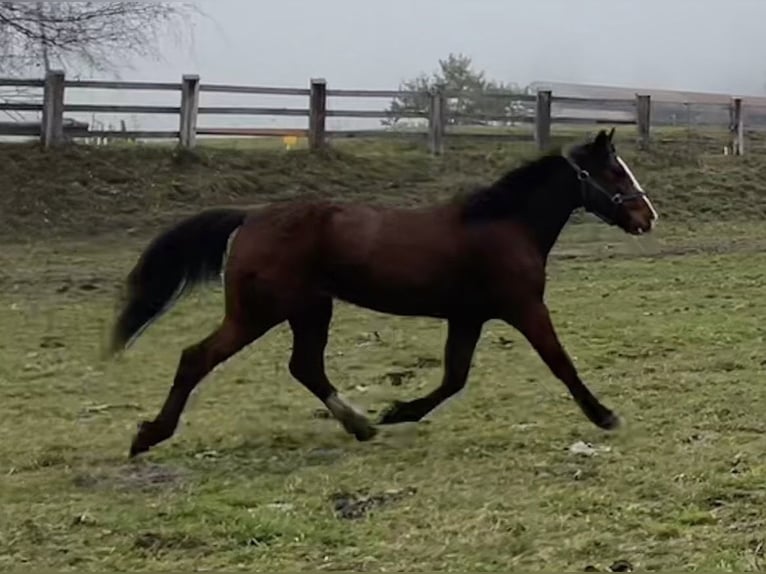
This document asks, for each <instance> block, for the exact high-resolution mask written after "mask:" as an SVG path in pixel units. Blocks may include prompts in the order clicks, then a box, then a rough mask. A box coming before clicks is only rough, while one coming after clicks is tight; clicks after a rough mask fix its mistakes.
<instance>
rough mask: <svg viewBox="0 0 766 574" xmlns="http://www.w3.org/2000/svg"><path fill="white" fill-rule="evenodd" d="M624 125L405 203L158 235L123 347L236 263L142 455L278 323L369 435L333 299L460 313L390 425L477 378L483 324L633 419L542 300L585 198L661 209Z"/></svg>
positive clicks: (124, 316) (603, 213)
mask: <svg viewBox="0 0 766 574" xmlns="http://www.w3.org/2000/svg"><path fill="white" fill-rule="evenodd" d="M613 135H614V130H612V131H611V132H610V133H608V134H607V133H606V132H605V131H601V132H599V134H598V135H597V136H596V137H595V138H594V139H593V140H589V141H586V142H584V143H581V144H579V145H577V146H575V147H574V148H573V149H571V150H570V151H569V152H568V153H567V154H566V155H563V154H561V153H552V154H549V155H545V156H543V157H540V158H539V159H537V160H534V161H532V162H529V163H527V164H525V165H523V166H521V167H519V168H517V169H515V170H513V171H510V172H509V173H507V174H506V175H504V176H503V177H501V178H500V179H498V180H497V181H495V182H494V183H492V184H491V185H488V186H487V187H485V188H482V189H479V190H477V191H475V192H473V193H471V194H469V195H467V196H465V197H460V198H453V199H451V200H450V201H446V202H444V203H440V204H437V205H434V206H431V207H424V208H416V209H397V208H386V207H372V206H368V205H360V204H346V203H338V202H331V201H312V202H289V203H282V204H275V205H270V206H267V207H265V208H260V209H254V210H238V209H211V210H207V211H204V212H202V213H200V214H198V215H196V216H193V217H190V218H188V219H186V220H184V221H182V222H180V223H179V224H177V225H176V226H175V227H173V228H171V229H169V230H168V231H166V232H165V233H163V234H161V235H160V236H158V237H157V238H156V239H154V241H153V242H152V243H151V244H150V245H149V246H148V247H147V249H146V250H145V251H144V252H143V254H142V255H141V257H140V259H139V260H138V262H137V263H136V265H135V267H134V268H133V270H132V271H131V272H130V274H129V276H128V279H127V297H126V300H125V301H124V303H123V306H122V308H121V311H120V314H119V317H118V319H117V321H116V324H115V326H114V330H113V333H112V344H111V352H112V353H116V352H119V351H121V350H123V349H124V348H125V347H127V346H128V345H129V344H130V343H131V342H132V341H133V340H134V339H135V338H136V337H138V336H139V335H140V333H141V332H142V331H143V329H145V328H146V327H147V326H148V325H149V324H150V323H151V322H152V321H154V320H155V319H157V318H158V317H159V316H160V315H161V314H162V313H163V312H164V311H165V310H166V309H167V308H168V307H169V306H170V305H172V304H173V303H174V302H175V301H176V300H177V299H178V298H179V297H180V296H181V295H182V294H183V293H184V292H185V291H186V290H187V289H188V288H190V287H192V286H194V285H195V284H197V283H200V282H202V281H205V280H215V279H218V278H219V277H220V275H221V273H223V281H224V288H225V315H224V318H223V320H222V322H221V323H220V325H219V326H218V328H216V329H215V330H214V331H213V332H212V333H211V334H210V335H208V336H207V337H206V338H205V339H203V340H202V341H200V342H198V343H197V344H195V345H192V346H190V347H188V348H186V349H185V350H184V351H183V353H182V354H181V358H180V362H179V365H178V369H177V371H176V375H175V378H174V380H173V385H172V387H171V389H170V392H169V394H168V396H167V398H166V400H165V403H164V404H163V406H162V408H161V410H160V411H159V413H158V414H157V416H156V418H155V419H154V420H152V421H145V422H142V423H141V424H140V425H139V429H138V433H137V434H136V436H135V437H134V439H133V442H132V444H131V449H130V454H131V456H134V455H136V454H138V453H141V452H144V451H147V450H148V449H150V448H151V447H152V446H154V445H156V444H158V443H160V442H161V441H163V440H166V439H168V438H170V437H171V436H172V435H173V433H174V432H175V429H176V427H177V425H178V421H179V418H180V416H181V413H182V412H183V410H184V406H185V404H186V402H187V399H188V397H189V395H190V393H191V392H192V390H193V389H194V388H195V387H196V385H197V384H198V383H199V382H200V381H201V380H202V379H203V378H204V377H205V376H206V375H207V374H208V373H209V372H210V371H211V370H212V369H213V368H214V367H215V366H216V365H218V364H220V363H221V362H223V361H225V360H227V359H228V358H230V357H231V356H232V355H234V354H235V353H237V352H238V351H240V350H241V349H242V348H243V347H245V346H246V345H249V344H250V343H252V342H253V341H255V340H256V339H258V338H259V337H261V336H262V335H264V333H266V332H267V331H269V330H270V329H272V328H273V327H275V326H276V325H278V324H280V323H282V322H284V321H288V322H289V325H290V328H291V329H292V334H293V347H292V355H291V357H290V362H289V368H290V373H291V374H292V376H293V377H295V379H297V380H298V381H299V382H300V383H302V384H303V385H304V386H305V387H306V388H307V389H308V390H309V391H310V392H311V393H313V394H314V395H315V396H316V397H317V398H318V399H319V400H320V401H322V402H323V403H324V404H325V405H326V407H327V409H328V410H329V411H330V412H331V413H332V414H333V415H334V416H335V418H336V419H337V420H338V421H339V422H340V423H341V424H342V425H343V427H344V428H345V429H346V430H347V431H348V432H349V433H351V434H353V435H354V436H355V437H356V438H357V439H358V440H368V439H370V438H372V437H373V436H374V435H375V432H376V428H375V426H374V425H373V424H371V422H370V421H369V420H368V419H367V417H366V416H365V415H364V414H362V413H361V412H359V411H357V410H356V409H355V408H354V407H353V406H351V405H350V404H349V403H348V402H346V400H344V399H343V398H342V397H341V396H340V395H339V394H338V392H337V390H336V388H335V387H334V386H333V385H332V383H331V382H330V381H329V380H328V378H327V375H326V373H325V365H324V351H325V346H326V344H327V336H328V328H329V325H330V320H331V316H332V309H333V299H336V298H337V299H340V300H343V301H346V302H348V303H351V304H353V305H356V306H359V307H364V308H368V309H374V310H376V311H379V312H383V313H390V314H397V315H405V316H427V317H435V318H440V319H444V320H446V321H447V322H448V335H447V340H446V346H445V350H444V375H443V379H442V382H441V385H440V386H439V387H438V388H436V389H434V390H433V391H432V392H430V393H428V394H427V395H425V396H423V397H421V398H418V399H415V400H412V401H408V402H395V403H394V404H393V405H392V406H391V407H390V408H389V409H388V410H387V411H386V412H385V413H384V414H383V415H382V417H381V419H380V421H379V423H380V424H392V423H399V422H405V421H418V420H420V419H421V418H422V417H424V416H425V415H426V414H427V413H428V412H430V411H431V410H432V409H434V408H435V407H436V406H437V405H439V404H440V403H442V402H443V401H444V400H446V399H447V398H449V397H450V396H452V395H454V394H455V393H456V392H458V391H459V390H460V389H462V388H463V386H464V385H465V383H466V379H467V377H468V372H469V369H470V365H471V360H472V357H473V353H474V349H475V347H476V343H477V341H478V339H479V335H480V333H481V330H482V327H483V325H484V323H485V322H486V321H488V320H490V319H501V320H504V321H506V322H507V323H508V324H510V325H512V326H513V327H514V328H516V329H517V330H519V331H520V332H521V333H522V334H523V335H524V336H525V337H526V338H527V340H528V341H529V342H530V344H531V345H532V347H533V348H534V349H535V350H536V351H537V353H538V354H539V355H540V357H541V358H542V360H543V361H544V362H545V363H546V364H547V365H548V367H549V368H550V369H551V371H552V372H553V374H554V375H555V376H556V377H558V378H559V379H560V380H561V381H562V382H563V383H564V384H565V385H566V387H567V389H569V392H570V393H571V395H572V397H573V398H574V400H575V402H576V403H577V404H578V405H579V407H580V408H581V409H582V411H583V412H584V414H585V415H586V416H587V417H588V419H590V420H591V421H592V422H593V423H594V424H596V425H597V426H598V427H600V428H603V429H613V428H615V427H617V426H618V424H619V418H618V417H617V416H616V415H615V414H614V413H612V411H610V410H609V409H608V408H607V407H605V406H604V405H602V404H601V402H599V400H598V399H597V398H596V397H595V396H594V395H593V394H592V393H591V392H590V391H589V390H588V388H587V387H586V386H585V384H584V383H583V382H582V381H581V380H580V377H579V376H578V373H577V370H576V369H575V367H574V365H573V364H572V361H571V360H570V358H569V356H568V354H567V353H566V351H565V350H564V349H563V347H562V346H561V343H560V342H559V340H558V338H557V335H556V332H555V330H554V328H553V325H552V323H551V319H550V316H549V314H548V309H547V307H546V305H545V302H544V290H545V267H546V261H547V259H548V254H549V252H550V250H551V248H552V247H553V245H554V243H555V242H556V240H557V238H558V236H559V233H560V232H561V230H562V229H563V227H564V225H565V224H566V222H567V220H568V219H569V217H570V215H571V214H572V212H573V210H575V209H577V208H579V207H584V208H585V209H586V210H587V211H590V212H592V213H594V214H595V215H597V216H598V217H600V218H601V219H602V220H604V221H605V222H607V223H609V224H611V225H616V226H619V227H620V228H622V229H623V230H624V231H626V232H627V233H630V234H636V235H638V234H642V233H645V232H648V231H650V230H651V229H652V226H653V223H654V221H655V220H656V219H657V213H656V211H655V210H654V208H653V207H652V204H651V202H650V201H649V199H648V197H647V196H646V194H645V193H644V191H643V190H642V189H641V186H640V185H639V183H638V182H637V181H636V178H635V177H634V176H633V174H632V173H631V171H630V169H629V168H628V166H627V165H626V164H625V162H624V161H623V160H622V159H621V158H620V156H619V155H618V154H617V152H616V150H615V146H614V144H613V141H612V138H613Z"/></svg>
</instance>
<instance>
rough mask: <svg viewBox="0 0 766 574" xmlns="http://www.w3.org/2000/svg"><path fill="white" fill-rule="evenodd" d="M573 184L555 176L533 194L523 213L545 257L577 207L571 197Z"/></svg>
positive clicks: (566, 179) (568, 179)
mask: <svg viewBox="0 0 766 574" xmlns="http://www.w3.org/2000/svg"><path fill="white" fill-rule="evenodd" d="M573 185H576V183H574V184H573V183H572V182H571V178H567V177H565V176H564V177H562V176H557V177H555V178H554V180H552V181H550V182H547V185H545V186H543V187H542V188H541V189H540V192H539V193H536V194H535V199H534V200H533V201H531V202H530V204H529V207H528V208H527V212H526V213H525V214H524V215H525V220H526V222H527V224H528V227H529V229H530V230H531V231H532V233H533V235H534V237H535V242H536V243H537V245H538V246H539V248H540V252H541V254H542V256H543V258H545V259H547V258H548V254H549V253H550V252H551V249H553V246H554V245H555V244H556V241H558V238H559V235H561V232H562V231H563V229H564V226H565V225H566V224H567V221H569V218H570V216H571V215H572V212H573V211H574V210H575V208H576V207H577V205H576V204H575V202H574V201H573V200H572V199H571V198H573V197H575V195H574V194H573V193H572V192H573V191H574V190H573V189H572V186H573Z"/></svg>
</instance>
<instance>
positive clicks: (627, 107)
mask: <svg viewBox="0 0 766 574" xmlns="http://www.w3.org/2000/svg"><path fill="white" fill-rule="evenodd" d="M0 87H10V88H27V89H28V88H42V89H43V98H42V103H31V102H16V101H7V102H0V112H38V113H39V112H42V119H41V121H40V124H38V125H37V130H36V131H37V132H38V133H39V135H40V139H41V141H42V143H43V144H44V145H45V146H46V147H49V146H55V145H59V144H61V143H63V142H65V141H67V140H69V139H71V138H78V137H113V138H130V139H150V138H162V139H169V138H170V139H177V140H179V142H180V144H181V145H182V146H183V147H187V148H192V147H194V146H195V145H196V138H197V136H198V135H199V136H239V137H284V136H299V137H306V138H308V141H309V145H310V147H311V148H312V149H319V148H322V147H324V146H325V145H326V144H327V141H328V140H330V139H333V138H353V137H360V138H362V137H407V136H411V137H419V138H420V137H423V136H426V138H427V141H428V146H429V149H430V150H431V152H432V153H434V154H440V153H442V151H443V149H444V139H445V138H446V137H449V138H453V137H481V138H497V139H508V138H513V139H516V140H519V139H534V141H535V142H536V143H537V146H538V147H539V148H540V149H545V148H547V147H548V146H549V145H550V142H551V127H552V125H556V124H565V125H581V124H590V125H598V124H612V125H634V126H636V130H637V135H638V139H639V143H640V145H641V146H643V147H648V146H649V145H650V140H651V138H650V135H651V125H652V121H653V119H652V112H653V109H655V110H662V106H663V105H664V104H663V103H662V102H659V103H655V102H652V101H651V98H650V96H649V95H646V94H636V95H635V98H633V99H613V98H583V97H572V96H557V95H555V94H553V93H552V92H551V91H549V90H539V91H538V92H537V93H536V94H518V93H511V92H503V91H490V92H483V93H481V94H480V96H481V97H482V98H489V99H493V98H494V99H501V100H503V101H504V102H505V103H506V108H505V111H504V112H502V113H501V112H498V113H486V112H483V113H471V112H464V111H456V110H453V109H451V105H452V104H453V103H454V100H455V99H458V101H459V100H460V98H463V97H465V96H466V94H465V93H460V92H451V91H447V90H443V89H440V88H437V89H435V90H433V91H430V92H413V91H402V90H357V89H335V88H332V89H329V88H327V84H326V82H325V80H323V79H313V80H311V82H310V85H309V87H308V88H285V87H268V86H239V85H229V84H204V83H200V79H199V76H196V75H185V76H183V77H182V80H181V82H178V83H176V82H158V83H155V82H123V81H102V80H67V79H66V78H65V76H64V73H63V72H61V71H50V72H48V73H47V75H46V77H45V78H44V79H34V78H33V79H9V78H0ZM69 90H119V91H125V90H136V91H137V90H145V91H166V92H167V91H170V92H177V93H178V94H179V96H180V102H179V105H162V106H160V105H132V104H114V105H112V104H80V103H67V102H66V94H67V93H68V92H69ZM201 93H219V94H249V95H262V96H296V97H302V98H306V99H307V107H276V106H275V107H259V106H201V105H200V94H201ZM328 98H341V99H342V98H368V99H372V98H379V99H380V98H388V99H397V98H411V99H415V100H417V101H419V102H421V103H422V104H423V105H422V107H421V109H404V110H401V111H397V112H396V114H395V115H396V117H397V118H407V119H423V120H426V121H427V129H426V130H420V131H417V130H396V129H389V130H385V129H380V130H371V129H358V130H348V129H340V130H328V129H327V125H326V123H327V118H363V119H365V118H366V119H386V118H391V117H392V112H391V111H386V110H380V109H378V110H369V109H359V110H354V109H344V108H342V107H340V108H335V107H329V108H328ZM676 105H678V104H676ZM519 108H521V109H519ZM743 108H744V106H743V100H742V99H741V98H733V99H732V100H731V102H730V103H729V105H728V109H729V133H730V143H731V151H732V153H734V154H742V153H744V148H745V125H744V119H743V118H744V117H745V110H744V109H743ZM722 109H724V110H725V108H722ZM753 109H754V108H752V107H748V110H749V111H751V112H752V110H753ZM67 112H69V113H84V112H90V113H115V114H165V115H174V116H178V118H179V123H178V129H177V130H134V131H128V130H125V129H123V130H122V131H116V130H107V131H90V130H89V129H88V126H87V124H82V123H80V124H77V122H75V124H76V125H74V126H73V125H71V124H67V122H65V121H64V114H65V113H67ZM576 112H581V113H576ZM610 114H611V115H610ZM200 115H203V116H215V115H237V116H271V117H302V118H307V125H306V127H305V128H256V127H210V126H202V127H200V126H198V123H197V122H198V119H199V116H200ZM466 122H478V123H481V122H483V123H485V124H493V123H494V124H501V125H503V126H507V125H517V124H518V125H529V124H531V125H532V126H533V130H532V131H531V133H530V134H529V135H526V136H525V135H523V134H522V135H519V134H514V135H509V134H508V133H507V132H506V133H503V132H502V131H501V130H496V131H495V132H492V131H484V132H474V133H470V132H466V131H461V130H459V129H454V128H455V127H456V124H458V123H466ZM34 126H35V124H33V123H30V122H23V124H22V123H20V124H19V125H17V126H16V127H14V125H13V122H2V123H0V135H18V134H25V135H34V134H35V127H34Z"/></svg>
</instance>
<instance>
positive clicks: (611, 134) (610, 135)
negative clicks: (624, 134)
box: [609, 128, 614, 143]
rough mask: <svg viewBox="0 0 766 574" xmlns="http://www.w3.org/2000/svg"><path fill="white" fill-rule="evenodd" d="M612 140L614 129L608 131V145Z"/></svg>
mask: <svg viewBox="0 0 766 574" xmlns="http://www.w3.org/2000/svg"><path fill="white" fill-rule="evenodd" d="M613 139H614V128H612V129H611V130H609V143H612V140H613Z"/></svg>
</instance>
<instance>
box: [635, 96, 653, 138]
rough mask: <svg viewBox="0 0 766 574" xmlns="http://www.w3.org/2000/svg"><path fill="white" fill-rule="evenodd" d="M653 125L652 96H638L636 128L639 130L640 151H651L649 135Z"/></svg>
mask: <svg viewBox="0 0 766 574" xmlns="http://www.w3.org/2000/svg"><path fill="white" fill-rule="evenodd" d="M651 125H652V99H651V96H649V95H641V94H636V128H637V129H638V146H639V148H640V149H643V150H646V149H649V133H650V129H651Z"/></svg>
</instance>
